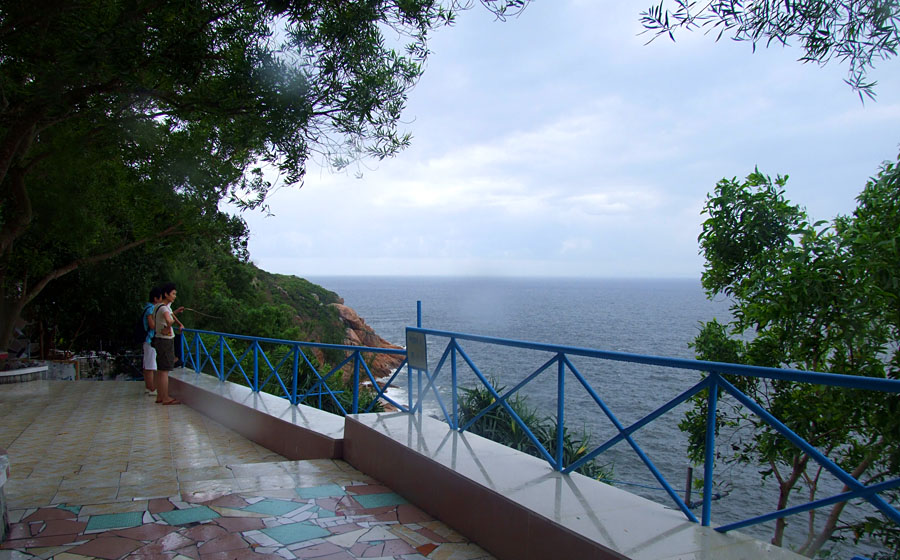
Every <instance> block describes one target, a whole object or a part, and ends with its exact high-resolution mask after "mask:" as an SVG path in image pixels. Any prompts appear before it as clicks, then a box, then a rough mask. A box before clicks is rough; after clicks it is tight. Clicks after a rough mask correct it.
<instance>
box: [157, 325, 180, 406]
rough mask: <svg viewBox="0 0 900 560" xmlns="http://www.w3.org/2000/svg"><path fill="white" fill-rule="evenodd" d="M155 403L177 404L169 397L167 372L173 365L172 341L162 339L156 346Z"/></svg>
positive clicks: (173, 350) (173, 349)
mask: <svg viewBox="0 0 900 560" xmlns="http://www.w3.org/2000/svg"><path fill="white" fill-rule="evenodd" d="M156 350H157V353H156V367H157V368H158V369H157V370H156V402H158V403H160V404H179V401H177V400H175V399H173V398H172V397H171V396H169V372H170V371H172V366H173V364H174V363H175V347H174V346H173V344H172V339H171V338H169V339H162V340H160V341H158V343H157V346H156Z"/></svg>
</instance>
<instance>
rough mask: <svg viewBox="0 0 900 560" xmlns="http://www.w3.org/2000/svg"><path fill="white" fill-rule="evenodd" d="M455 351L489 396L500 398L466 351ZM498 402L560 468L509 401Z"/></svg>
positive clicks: (538, 447)
mask: <svg viewBox="0 0 900 560" xmlns="http://www.w3.org/2000/svg"><path fill="white" fill-rule="evenodd" d="M457 351H458V352H459V353H460V354H461V355H462V357H463V359H464V360H465V361H466V363H467V364H469V367H470V368H472V371H473V372H474V373H475V375H476V376H477V377H478V379H480V380H481V383H482V384H484V386H485V388H486V389H487V390H488V392H490V393H491V396H492V397H494V398H495V399H497V400H500V395H499V394H497V390H496V389H494V387H493V386H492V385H491V383H490V382H489V381H488V380H487V378H485V376H484V374H483V373H481V370H480V369H478V366H476V365H475V362H473V361H472V358H470V357H469V355H468V354H466V351H465V350H463V348H462V347H461V346H459V345H457ZM500 404H501V406H503V408H504V409H506V412H508V413H509V415H510V416H512V417H513V419H515V421H516V424H518V425H519V427H520V428H522V430H524V431H525V435H526V436H528V439H530V440H531V443H533V444H534V446H535V447H536V448H537V450H538V451H539V452H540V454H541V455H542V456H543V457H544V459H546V460H547V462H548V463H550V466H552V467H553V468H554V470H557V471H559V470H562V465H560V464H558V463H557V462H556V460H555V459H554V458H553V457H552V456H551V455H550V452H549V451H547V449H546V448H544V444H542V443H541V442H540V440H538V438H537V436H535V435H534V434H533V433H532V432H531V428H529V427H528V426H526V425H525V422H523V421H522V419H521V418H519V415H518V414H516V411H515V410H513V409H512V407H511V406H509V403H507V402H505V401H504V402H502V403H500Z"/></svg>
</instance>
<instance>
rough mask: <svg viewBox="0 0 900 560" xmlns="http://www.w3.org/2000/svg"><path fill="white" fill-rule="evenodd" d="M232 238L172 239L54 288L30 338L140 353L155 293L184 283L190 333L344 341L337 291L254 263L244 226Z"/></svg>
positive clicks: (42, 302)
mask: <svg viewBox="0 0 900 560" xmlns="http://www.w3.org/2000/svg"><path fill="white" fill-rule="evenodd" d="M231 226H232V229H231V231H230V232H227V234H222V235H220V236H218V238H216V236H206V237H195V238H193V239H191V240H186V239H182V238H178V237H172V238H169V239H166V240H164V242H163V243H160V244H156V245H153V246H147V247H139V248H136V249H134V250H132V251H128V252H126V253H123V254H121V255H119V256H117V257H115V258H113V259H110V260H108V261H104V262H102V263H99V264H96V265H93V266H85V267H82V268H80V269H78V270H76V271H75V272H73V273H71V274H68V275H66V276H64V277H62V278H60V279H59V280H57V281H56V282H53V283H51V284H50V285H48V287H47V288H46V289H45V290H44V292H43V293H42V294H41V295H40V296H39V297H38V298H37V299H36V301H35V303H34V305H32V306H31V307H30V308H29V309H28V310H27V314H26V316H25V319H26V321H27V322H28V324H27V326H26V327H25V332H26V334H28V335H29V337H30V339H31V340H32V341H33V342H37V341H40V342H41V344H42V351H43V353H44V354H45V355H46V354H48V353H49V350H51V349H59V350H63V351H71V352H83V351H90V350H101V349H102V350H106V351H111V352H114V353H124V352H128V351H138V350H139V347H138V346H137V345H136V344H135V343H134V341H133V340H132V330H133V329H132V327H133V324H134V322H135V320H136V319H137V317H138V316H139V315H140V311H141V308H142V306H143V304H144V303H145V302H146V300H147V295H148V292H149V291H150V288H151V287H153V286H155V285H159V284H161V283H163V282H166V281H174V282H175V283H176V284H177V286H178V299H177V300H176V302H175V304H176V306H182V305H183V306H185V307H186V308H187V309H186V310H185V312H184V313H183V314H182V315H181V316H180V318H181V321H182V322H183V323H184V324H185V326H186V327H188V328H196V329H202V330H212V331H218V332H226V333H234V334H243V335H253V336H259V337H267V338H280V339H288V340H309V341H318V342H327V343H333V344H340V343H342V342H343V340H344V326H343V324H342V323H341V320H340V318H339V316H338V313H337V311H336V310H335V309H334V307H332V306H330V305H329V304H331V303H336V302H340V301H341V299H340V297H339V296H338V295H337V294H335V293H334V292H332V291H329V290H326V289H325V288H322V287H321V286H318V285H316V284H313V283H311V282H309V281H307V280H304V279H302V278H298V277H296V276H288V275H282V274H272V273H269V272H266V271H264V270H262V269H260V268H258V267H257V266H255V265H254V264H253V263H251V262H249V260H248V258H247V253H246V250H245V249H244V247H245V241H244V239H245V234H246V231H245V229H244V227H243V222H242V221H241V220H239V219H233V220H232V222H231Z"/></svg>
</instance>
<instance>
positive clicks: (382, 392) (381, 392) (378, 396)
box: [364, 358, 410, 412]
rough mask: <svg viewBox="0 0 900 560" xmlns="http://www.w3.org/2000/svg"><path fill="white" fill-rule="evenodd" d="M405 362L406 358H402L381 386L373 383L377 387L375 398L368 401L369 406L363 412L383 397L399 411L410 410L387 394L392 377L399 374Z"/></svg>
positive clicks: (392, 380) (367, 410)
mask: <svg viewBox="0 0 900 560" xmlns="http://www.w3.org/2000/svg"><path fill="white" fill-rule="evenodd" d="M407 363H408V360H407V359H406V358H404V359H403V362H401V363H400V365H399V366H397V369H396V370H394V374H393V375H391V377H390V378H389V379H388V380H387V383H385V384H384V386H383V387H382V386H379V385H378V384H376V385H375V386H376V387H378V391H377V393H376V394H375V398H374V399H373V400H372V402H370V403H369V406H368V407H367V408H366V410H365V411H364V412H370V411H371V410H372V409H373V408H374V407H375V403H377V402H378V401H379V400H380V399H384V400H386V401H387V402H389V403H391V404H392V405H394V406H396V407H397V408H398V409H400V411H401V412H410V410H409V408H407V407H405V406H403V405H402V404H400V403H398V402H397V401H395V400H394V399H392V398H390V397H389V396H387V390H388V387H390V386H391V383H393V382H394V379H395V378H396V377H397V376H398V375H399V374H400V372H401V371H403V368H404V367H405V366H406V364H407Z"/></svg>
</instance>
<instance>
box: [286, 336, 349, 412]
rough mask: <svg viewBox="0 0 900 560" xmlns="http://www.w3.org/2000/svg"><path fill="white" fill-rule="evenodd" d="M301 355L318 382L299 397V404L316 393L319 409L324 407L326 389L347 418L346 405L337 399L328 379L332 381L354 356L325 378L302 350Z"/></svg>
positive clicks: (345, 360) (346, 359) (336, 367)
mask: <svg viewBox="0 0 900 560" xmlns="http://www.w3.org/2000/svg"><path fill="white" fill-rule="evenodd" d="M300 354H301V355H302V356H303V359H304V361H306V365H308V366H309V368H310V370H312V372H313V373H314V374H315V376H316V378H317V379H318V381H316V382H315V383H313V384H312V386H311V387H310V388H309V391H307V392H306V393H304V394H303V396H302V397H298V398H297V402H298V403H302V402H303V401H305V400H306V398H307V397H308V396H309V395H311V394H313V392H314V391H315V392H316V394H317V395H318V397H319V408H321V407H322V389H323V388H324V389H325V391H327V392H328V395H329V396H331V399H332V400H333V401H334V404H336V405H337V407H338V408H339V409H340V410H341V413H342V414H343V415H344V416H346V415H347V410H346V409H345V408H344V405H342V404H341V401H340V400H339V399H338V398H337V396H336V395H335V394H334V392H333V391H332V390H331V387H329V386H328V379H331V377H332V376H333V375H334V374H335V373H337V372H338V371H340V368H342V367H343V366H344V365H346V364H347V362H349V361H350V360H352V359H353V354H350V355H349V356H347V358H345V359H344V361H343V362H341V363H340V364H339V365H337V366H335V367H334V368H333V369H332V370H331V371H330V372H328V375H326V376H325V377H324V378H323V377H322V376H321V375H320V374H319V370H318V369H316V367H315V366H313V365H312V362H310V361H309V358H308V357H307V356H306V353H305V352H303V350H300Z"/></svg>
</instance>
